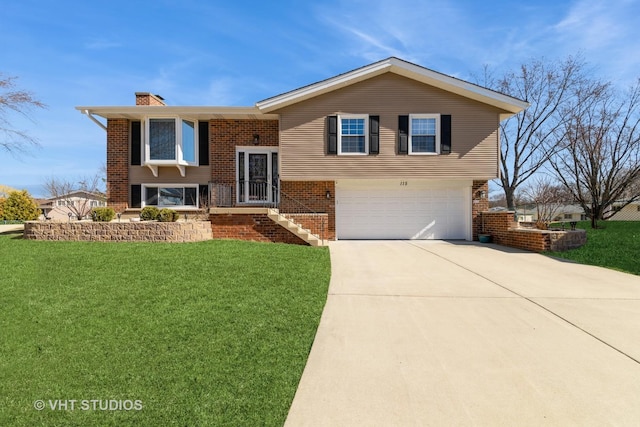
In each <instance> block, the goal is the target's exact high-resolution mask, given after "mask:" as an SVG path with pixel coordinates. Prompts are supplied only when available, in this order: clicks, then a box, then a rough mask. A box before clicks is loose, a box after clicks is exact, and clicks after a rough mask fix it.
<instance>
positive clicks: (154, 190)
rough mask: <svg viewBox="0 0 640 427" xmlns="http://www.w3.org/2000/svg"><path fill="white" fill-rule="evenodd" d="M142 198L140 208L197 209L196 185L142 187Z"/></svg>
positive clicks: (150, 185)
mask: <svg viewBox="0 0 640 427" xmlns="http://www.w3.org/2000/svg"><path fill="white" fill-rule="evenodd" d="M142 188H143V191H144V193H143V194H144V198H143V202H142V207H145V206H157V207H159V208H197V207H198V206H199V205H198V185H197V184H193V185H173V184H164V185H153V184H146V185H143V186H142Z"/></svg>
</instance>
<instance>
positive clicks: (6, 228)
mask: <svg viewBox="0 0 640 427" xmlns="http://www.w3.org/2000/svg"><path fill="white" fill-rule="evenodd" d="M17 230H24V224H0V234H2V233H8V232H12V231H17Z"/></svg>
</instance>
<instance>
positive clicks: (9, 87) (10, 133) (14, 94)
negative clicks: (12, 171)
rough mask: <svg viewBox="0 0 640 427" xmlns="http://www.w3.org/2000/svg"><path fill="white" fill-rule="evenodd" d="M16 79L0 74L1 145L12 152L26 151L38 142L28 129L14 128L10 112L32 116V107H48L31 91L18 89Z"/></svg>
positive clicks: (27, 116)
mask: <svg viewBox="0 0 640 427" xmlns="http://www.w3.org/2000/svg"><path fill="white" fill-rule="evenodd" d="M15 80H16V78H15V77H5V76H3V75H2V74H0V147H2V148H3V149H4V150H6V151H8V152H10V153H16V152H24V151H26V146H29V145H31V146H34V145H38V142H37V141H36V139H35V138H34V137H32V136H31V135H29V134H28V133H27V132H26V131H23V130H19V129H14V128H13V126H12V125H11V122H10V119H9V113H12V112H13V113H18V114H20V115H22V116H23V117H26V118H30V116H29V113H30V112H31V110H32V109H34V108H45V107H46V105H45V104H43V103H42V102H40V101H38V100H37V99H36V98H35V97H34V96H33V95H32V94H31V93H30V92H27V91H24V90H20V89H17V88H16V85H15Z"/></svg>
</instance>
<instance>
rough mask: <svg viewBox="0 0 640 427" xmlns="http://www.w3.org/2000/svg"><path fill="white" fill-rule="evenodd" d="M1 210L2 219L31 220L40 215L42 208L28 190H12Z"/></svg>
mask: <svg viewBox="0 0 640 427" xmlns="http://www.w3.org/2000/svg"><path fill="white" fill-rule="evenodd" d="M1 210H2V217H3V218H2V219H6V220H9V221H12V220H15V221H31V220H34V219H38V217H39V216H40V209H38V205H37V204H36V202H35V201H34V200H33V197H31V195H29V193H28V192H27V190H22V191H12V192H10V193H9V197H7V198H6V200H5V201H4V202H3V203H2V209H1Z"/></svg>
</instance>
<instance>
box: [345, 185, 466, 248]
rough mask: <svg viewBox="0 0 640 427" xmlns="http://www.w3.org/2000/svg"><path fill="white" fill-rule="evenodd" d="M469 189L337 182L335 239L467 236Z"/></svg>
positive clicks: (462, 187) (453, 237) (456, 237)
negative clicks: (345, 184)
mask: <svg viewBox="0 0 640 427" xmlns="http://www.w3.org/2000/svg"><path fill="white" fill-rule="evenodd" d="M423 187H424V184H423ZM470 192H471V189H470V187H468V186H461V187H457V188H456V187H451V188H420V189H417V190H416V189H409V188H399V189H398V188H396V189H390V188H385V187H384V186H382V188H380V187H375V186H373V185H372V186H371V187H369V188H367V187H366V186H363V185H362V184H360V185H359V186H358V188H348V187H340V186H337V188H336V204H337V206H336V223H337V224H336V227H337V234H338V239H467V238H469V236H468V234H469V226H468V221H469V220H468V217H469V216H470V207H468V206H467V205H468V204H469V203H470ZM467 193H469V194H468V195H467Z"/></svg>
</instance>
